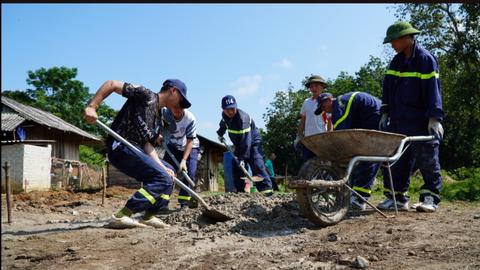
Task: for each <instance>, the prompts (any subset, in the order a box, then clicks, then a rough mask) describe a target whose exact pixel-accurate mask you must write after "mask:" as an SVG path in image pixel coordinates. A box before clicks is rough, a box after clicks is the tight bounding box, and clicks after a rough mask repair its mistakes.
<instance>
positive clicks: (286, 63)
mask: <svg viewBox="0 0 480 270" xmlns="http://www.w3.org/2000/svg"><path fill="white" fill-rule="evenodd" d="M273 66H274V67H277V68H283V69H290V68H291V67H292V66H293V63H292V61H290V60H288V59H287V58H283V59H282V60H280V61H278V62H275V63H273Z"/></svg>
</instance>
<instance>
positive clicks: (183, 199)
mask: <svg viewBox="0 0 480 270" xmlns="http://www.w3.org/2000/svg"><path fill="white" fill-rule="evenodd" d="M177 198H178V199H179V200H182V201H190V199H191V198H192V197H190V196H178V197H177Z"/></svg>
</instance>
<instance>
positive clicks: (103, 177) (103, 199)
mask: <svg viewBox="0 0 480 270" xmlns="http://www.w3.org/2000/svg"><path fill="white" fill-rule="evenodd" d="M102 183H103V184H102V186H103V190H102V206H105V197H106V195H107V194H106V193H107V173H106V167H105V165H102Z"/></svg>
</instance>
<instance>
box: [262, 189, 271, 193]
mask: <svg viewBox="0 0 480 270" xmlns="http://www.w3.org/2000/svg"><path fill="white" fill-rule="evenodd" d="M270 192H272V193H273V189H266V190H262V193H270Z"/></svg>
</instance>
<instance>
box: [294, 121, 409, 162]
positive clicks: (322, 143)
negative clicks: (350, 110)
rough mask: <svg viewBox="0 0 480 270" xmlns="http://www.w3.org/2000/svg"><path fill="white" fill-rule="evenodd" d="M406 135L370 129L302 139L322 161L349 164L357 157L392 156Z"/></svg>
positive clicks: (324, 134)
mask: <svg viewBox="0 0 480 270" xmlns="http://www.w3.org/2000/svg"><path fill="white" fill-rule="evenodd" d="M405 137H406V136H405V135H402V134H396V133H389V132H383V131H377V130H368V129H345V130H336V131H329V132H323V133H319V134H315V135H312V136H307V137H305V138H303V139H302V141H301V142H302V144H303V145H304V146H305V147H307V148H308V149H309V150H310V151H312V152H313V153H315V155H317V157H319V158H320V159H321V160H329V161H332V162H336V163H345V162H348V161H349V160H350V159H352V158H353V157H355V156H387V157H389V156H392V155H393V154H394V153H395V150H396V149H397V148H398V146H399V145H400V142H401V141H402V140H403V139H404V138H405Z"/></svg>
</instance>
